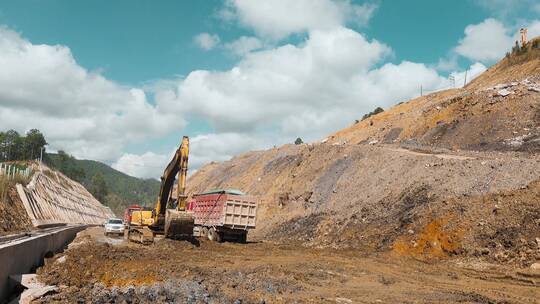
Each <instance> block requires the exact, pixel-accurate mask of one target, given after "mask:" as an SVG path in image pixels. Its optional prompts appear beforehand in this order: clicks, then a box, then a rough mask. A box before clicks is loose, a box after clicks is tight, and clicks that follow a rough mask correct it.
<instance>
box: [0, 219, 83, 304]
mask: <svg viewBox="0 0 540 304" xmlns="http://www.w3.org/2000/svg"><path fill="white" fill-rule="evenodd" d="M85 228H86V226H85V225H78V226H69V227H62V228H56V229H53V230H52V231H48V232H37V233H36V235H34V236H31V237H28V238H24V239H21V240H15V241H12V242H9V243H6V244H1V245H0V303H3V302H5V301H6V300H8V299H7V297H8V296H9V295H10V294H11V293H12V290H13V288H14V287H15V285H14V284H13V283H12V282H10V279H9V276H10V275H16V274H23V273H29V272H30V271H31V270H32V269H33V268H35V267H37V266H40V265H42V263H43V258H44V257H45V254H47V253H48V252H51V253H56V252H59V251H61V250H62V249H63V248H65V246H67V245H68V244H69V243H70V242H71V241H73V239H74V238H75V235H76V234H77V233H78V232H79V231H81V230H84V229H85Z"/></svg>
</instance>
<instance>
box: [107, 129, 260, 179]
mask: <svg viewBox="0 0 540 304" xmlns="http://www.w3.org/2000/svg"><path fill="white" fill-rule="evenodd" d="M260 147H262V145H261V142H260V141H259V140H257V139H255V138H253V137H250V136H246V135H241V134H236V133H221V134H214V133H210V134H204V135H198V136H195V137H193V138H191V139H190V153H191V154H190V156H189V168H188V170H189V173H193V172H194V171H196V170H197V169H198V168H200V167H201V166H202V165H204V164H206V163H209V162H212V161H225V160H229V159H230V158H232V157H233V156H235V155H237V154H239V153H242V152H245V151H249V150H254V149H257V148H260ZM175 151H176V147H175V148H174V150H172V151H171V153H169V154H156V153H153V152H146V153H143V154H140V155H138V154H131V153H126V154H124V155H122V156H121V157H120V158H119V159H118V161H116V162H115V163H114V164H113V165H112V167H113V168H114V169H116V170H119V171H122V172H124V173H126V174H129V175H132V176H137V177H142V178H156V179H159V177H160V176H161V175H162V174H163V170H164V169H165V167H166V166H167V164H168V163H169V162H170V161H171V159H172V157H173V155H174V153H175Z"/></svg>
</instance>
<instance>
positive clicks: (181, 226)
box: [164, 209, 195, 239]
mask: <svg viewBox="0 0 540 304" xmlns="http://www.w3.org/2000/svg"><path fill="white" fill-rule="evenodd" d="M194 225H195V218H194V217H193V215H192V214H191V213H190V212H187V211H179V210H175V209H167V213H166V215H165V231H164V232H165V237H167V238H170V239H191V238H193V226H194Z"/></svg>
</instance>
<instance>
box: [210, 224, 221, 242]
mask: <svg viewBox="0 0 540 304" xmlns="http://www.w3.org/2000/svg"><path fill="white" fill-rule="evenodd" d="M208 239H209V240H210V241H212V242H218V243H220V242H221V235H220V234H219V232H217V231H216V229H215V228H213V227H212V228H210V230H208Z"/></svg>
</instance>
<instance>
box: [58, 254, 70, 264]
mask: <svg viewBox="0 0 540 304" xmlns="http://www.w3.org/2000/svg"><path fill="white" fill-rule="evenodd" d="M66 258H67V256H65V255H63V256H61V257H59V258H58V259H56V261H55V263H58V264H63V263H65V262H66Z"/></svg>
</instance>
